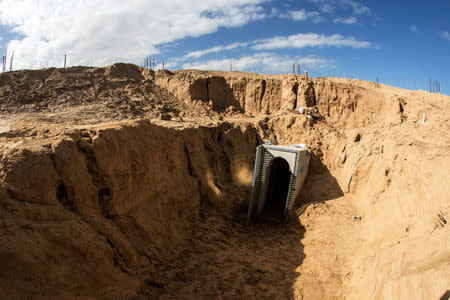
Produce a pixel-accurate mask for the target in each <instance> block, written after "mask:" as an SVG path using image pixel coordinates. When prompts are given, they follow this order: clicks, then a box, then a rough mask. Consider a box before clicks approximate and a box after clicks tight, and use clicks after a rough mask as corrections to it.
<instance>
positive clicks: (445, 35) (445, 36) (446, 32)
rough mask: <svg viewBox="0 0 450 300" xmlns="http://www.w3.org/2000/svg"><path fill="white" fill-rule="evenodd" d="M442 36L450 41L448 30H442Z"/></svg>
mask: <svg viewBox="0 0 450 300" xmlns="http://www.w3.org/2000/svg"><path fill="white" fill-rule="evenodd" d="M441 36H442V38H443V39H445V40H447V41H450V33H448V31H442V32H441Z"/></svg>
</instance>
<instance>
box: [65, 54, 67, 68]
mask: <svg viewBox="0 0 450 300" xmlns="http://www.w3.org/2000/svg"><path fill="white" fill-rule="evenodd" d="M66 62H67V54H64V68H66Z"/></svg>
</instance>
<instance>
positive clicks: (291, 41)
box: [252, 33, 373, 50]
mask: <svg viewBox="0 0 450 300" xmlns="http://www.w3.org/2000/svg"><path fill="white" fill-rule="evenodd" d="M305 47H352V48H370V47H373V45H372V44H371V43H370V42H367V41H358V40H357V39H355V38H354V37H343V36H342V35H340V34H333V35H324V34H317V33H299V34H294V35H289V36H278V37H273V38H270V39H264V40H260V41H258V42H257V43H256V45H254V46H253V47H252V48H253V49H256V50H267V49H281V48H305Z"/></svg>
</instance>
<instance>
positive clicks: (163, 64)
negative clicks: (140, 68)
mask: <svg viewBox="0 0 450 300" xmlns="http://www.w3.org/2000/svg"><path fill="white" fill-rule="evenodd" d="M163 70H164V62H163Z"/></svg>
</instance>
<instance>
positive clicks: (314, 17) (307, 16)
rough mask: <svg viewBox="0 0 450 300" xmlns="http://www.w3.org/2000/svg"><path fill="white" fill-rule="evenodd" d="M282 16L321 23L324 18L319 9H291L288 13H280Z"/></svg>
mask: <svg viewBox="0 0 450 300" xmlns="http://www.w3.org/2000/svg"><path fill="white" fill-rule="evenodd" d="M280 18H284V19H292V20H294V21H307V20H310V21H311V22H313V23H320V22H322V21H323V18H322V17H321V16H320V14H319V13H318V12H317V11H306V10H304V9H300V10H293V11H289V12H288V13H283V14H280Z"/></svg>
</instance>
